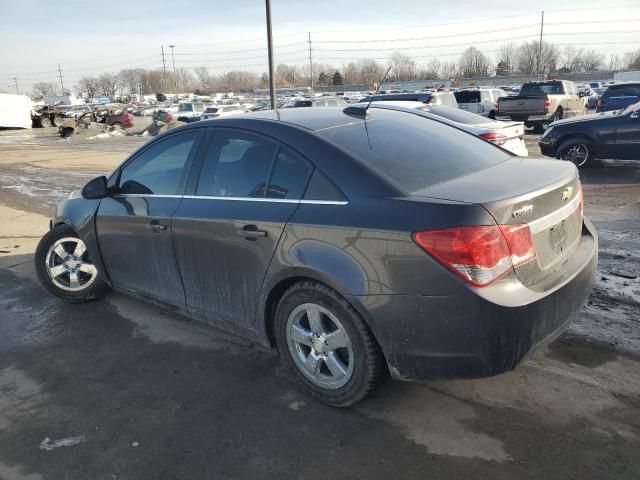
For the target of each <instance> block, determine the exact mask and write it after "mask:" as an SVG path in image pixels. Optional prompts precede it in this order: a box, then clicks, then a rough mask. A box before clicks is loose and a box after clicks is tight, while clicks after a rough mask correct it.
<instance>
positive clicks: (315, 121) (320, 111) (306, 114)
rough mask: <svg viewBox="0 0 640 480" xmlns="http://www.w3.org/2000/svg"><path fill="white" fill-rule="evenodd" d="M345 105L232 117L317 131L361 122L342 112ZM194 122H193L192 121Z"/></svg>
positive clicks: (266, 111) (263, 112) (359, 119)
mask: <svg viewBox="0 0 640 480" xmlns="http://www.w3.org/2000/svg"><path fill="white" fill-rule="evenodd" d="M345 108H346V107H318V108H314V109H309V108H284V109H281V110H263V111H259V112H251V113H245V114H242V115H235V116H234V119H236V120H240V119H243V118H246V119H264V120H272V121H278V122H283V123H289V124H292V125H296V126H298V127H302V128H306V129H307V130H313V131H319V130H324V129H326V128H334V127H339V126H342V125H351V124H353V123H359V122H363V121H364V119H362V118H358V117H355V116H353V115H348V114H346V113H344V110H345ZM216 121H217V120H216ZM196 123H197V122H196ZM194 124H195V123H194Z"/></svg>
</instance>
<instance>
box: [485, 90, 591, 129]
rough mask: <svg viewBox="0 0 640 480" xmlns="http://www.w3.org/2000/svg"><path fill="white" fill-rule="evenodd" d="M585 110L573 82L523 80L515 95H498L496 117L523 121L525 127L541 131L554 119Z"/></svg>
mask: <svg viewBox="0 0 640 480" xmlns="http://www.w3.org/2000/svg"><path fill="white" fill-rule="evenodd" d="M585 113H587V106H586V103H585V101H584V99H583V98H582V97H581V96H580V94H579V93H578V87H577V86H576V85H575V84H574V83H573V82H568V81H566V80H551V81H547V82H529V83H525V84H524V85H522V88H521V89H520V93H519V94H518V95H517V96H515V97H502V98H500V100H499V101H498V106H497V109H496V120H513V121H515V122H524V125H525V126H526V127H534V128H535V129H536V131H539V132H542V131H543V130H544V127H545V126H546V125H548V124H550V123H552V122H555V121H556V120H562V119H563V118H570V117H576V116H578V115H584V114H585Z"/></svg>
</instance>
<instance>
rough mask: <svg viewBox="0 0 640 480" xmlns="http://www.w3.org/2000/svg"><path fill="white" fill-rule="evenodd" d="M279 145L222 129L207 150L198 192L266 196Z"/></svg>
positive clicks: (213, 194) (235, 195)
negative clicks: (272, 165) (268, 179)
mask: <svg viewBox="0 0 640 480" xmlns="http://www.w3.org/2000/svg"><path fill="white" fill-rule="evenodd" d="M275 153H276V144H275V143H273V142H270V141H268V140H265V139H263V138H261V137H256V136H253V135H247V134H244V133H242V132H237V133H236V132H226V131H219V132H216V133H215V134H214V137H213V141H212V142H211V145H209V149H208V150H207V153H206V156H205V159H204V164H203V166H202V171H201V172H200V178H199V179H198V186H197V188H196V195H205V196H212V197H254V198H255V197H258V198H260V197H264V195H265V187H266V184H267V178H268V176H269V171H270V170H271V163H272V162H273V157H274V155H275Z"/></svg>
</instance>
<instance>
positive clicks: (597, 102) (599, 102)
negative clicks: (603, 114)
mask: <svg viewBox="0 0 640 480" xmlns="http://www.w3.org/2000/svg"><path fill="white" fill-rule="evenodd" d="M601 107H602V100H601V99H598V100H596V110H600V108H601Z"/></svg>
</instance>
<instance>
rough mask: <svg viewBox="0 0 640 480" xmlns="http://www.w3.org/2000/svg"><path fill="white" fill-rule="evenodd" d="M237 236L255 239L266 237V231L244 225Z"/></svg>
mask: <svg viewBox="0 0 640 480" xmlns="http://www.w3.org/2000/svg"><path fill="white" fill-rule="evenodd" d="M238 233H239V235H242V236H243V237H247V238H257V237H266V236H267V231H266V230H259V229H258V227H256V226H255V225H245V226H244V227H243V228H242V230H240V231H239V232H238Z"/></svg>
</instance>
